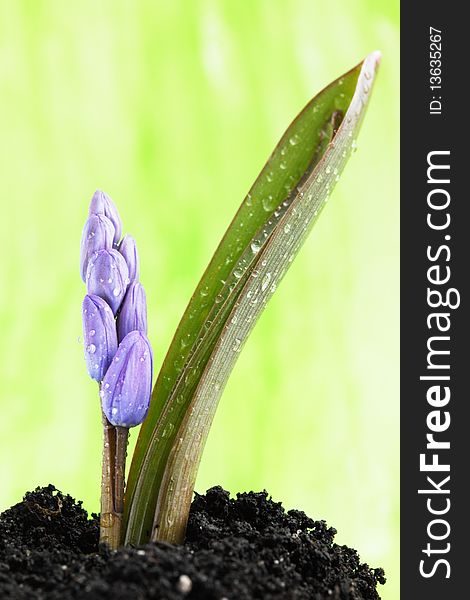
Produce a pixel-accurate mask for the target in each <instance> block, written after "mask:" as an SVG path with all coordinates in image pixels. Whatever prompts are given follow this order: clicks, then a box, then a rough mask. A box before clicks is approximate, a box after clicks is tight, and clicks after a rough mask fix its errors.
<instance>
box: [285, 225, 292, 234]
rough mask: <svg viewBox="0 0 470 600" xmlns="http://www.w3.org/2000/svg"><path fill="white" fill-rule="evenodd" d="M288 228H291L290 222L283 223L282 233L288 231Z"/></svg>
mask: <svg viewBox="0 0 470 600" xmlns="http://www.w3.org/2000/svg"><path fill="white" fill-rule="evenodd" d="M290 230H291V225H290V223H286V225H284V233H289V232H290Z"/></svg>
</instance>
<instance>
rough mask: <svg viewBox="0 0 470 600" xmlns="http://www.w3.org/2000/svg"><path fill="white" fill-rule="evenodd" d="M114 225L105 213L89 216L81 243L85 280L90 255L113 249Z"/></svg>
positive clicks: (81, 259) (81, 265) (82, 269)
mask: <svg viewBox="0 0 470 600" xmlns="http://www.w3.org/2000/svg"><path fill="white" fill-rule="evenodd" d="M114 231H115V230H114V225H113V224H112V223H111V221H110V220H109V219H108V217H105V216H104V215H91V216H90V217H88V219H87V222H86V223H85V227H84V228H83V233H82V242H81V245H80V273H81V276H82V279H83V281H85V277H86V270H87V267H88V262H89V260H90V257H91V256H93V254H95V252H99V250H111V248H112V247H113V240H114Z"/></svg>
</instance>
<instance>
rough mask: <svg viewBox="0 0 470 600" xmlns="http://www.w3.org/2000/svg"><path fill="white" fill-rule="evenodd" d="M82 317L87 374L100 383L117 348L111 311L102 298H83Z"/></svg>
mask: <svg viewBox="0 0 470 600" xmlns="http://www.w3.org/2000/svg"><path fill="white" fill-rule="evenodd" d="M82 316H83V340H84V343H85V360H86V364H87V369H88V374H89V375H90V377H91V378H92V379H95V380H96V381H101V380H102V379H103V377H104V374H105V373H106V371H107V370H108V367H109V365H110V363H111V361H112V359H113V357H114V355H115V354H116V352H117V347H118V343H117V336H116V323H115V321H114V315H113V311H112V310H111V308H110V307H109V306H108V304H106V302H105V301H104V300H103V299H102V298H99V297H98V296H85V299H84V300H83V305H82Z"/></svg>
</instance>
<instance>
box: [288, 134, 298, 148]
mask: <svg viewBox="0 0 470 600" xmlns="http://www.w3.org/2000/svg"><path fill="white" fill-rule="evenodd" d="M298 143H299V136H298V135H297V134H295V135H293V136H292V137H291V138H290V139H289V144H290V145H291V146H295V145H297V144H298Z"/></svg>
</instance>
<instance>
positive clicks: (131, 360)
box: [100, 331, 153, 427]
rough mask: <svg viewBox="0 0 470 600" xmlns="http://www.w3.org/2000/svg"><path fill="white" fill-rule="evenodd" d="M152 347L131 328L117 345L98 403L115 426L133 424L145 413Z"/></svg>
mask: <svg viewBox="0 0 470 600" xmlns="http://www.w3.org/2000/svg"><path fill="white" fill-rule="evenodd" d="M152 365H153V356H152V348H151V346H150V342H149V341H148V339H147V337H146V336H145V335H144V334H143V333H141V332H139V331H132V332H131V333H129V334H128V335H127V336H126V337H125V338H124V339H123V340H122V342H121V343H120V344H119V348H118V351H117V353H116V356H115V357H114V359H113V361H112V362H111V365H110V367H109V369H108V370H107V371H106V374H105V376H104V379H103V382H102V384H101V391H100V396H101V406H102V408H103V411H104V414H105V415H106V417H107V418H108V421H109V422H110V423H111V424H112V425H114V426H116V427H134V426H135V425H139V424H140V423H142V421H143V420H144V419H145V417H146V416H147V412H148V408H149V404H150V395H151V392H152Z"/></svg>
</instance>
